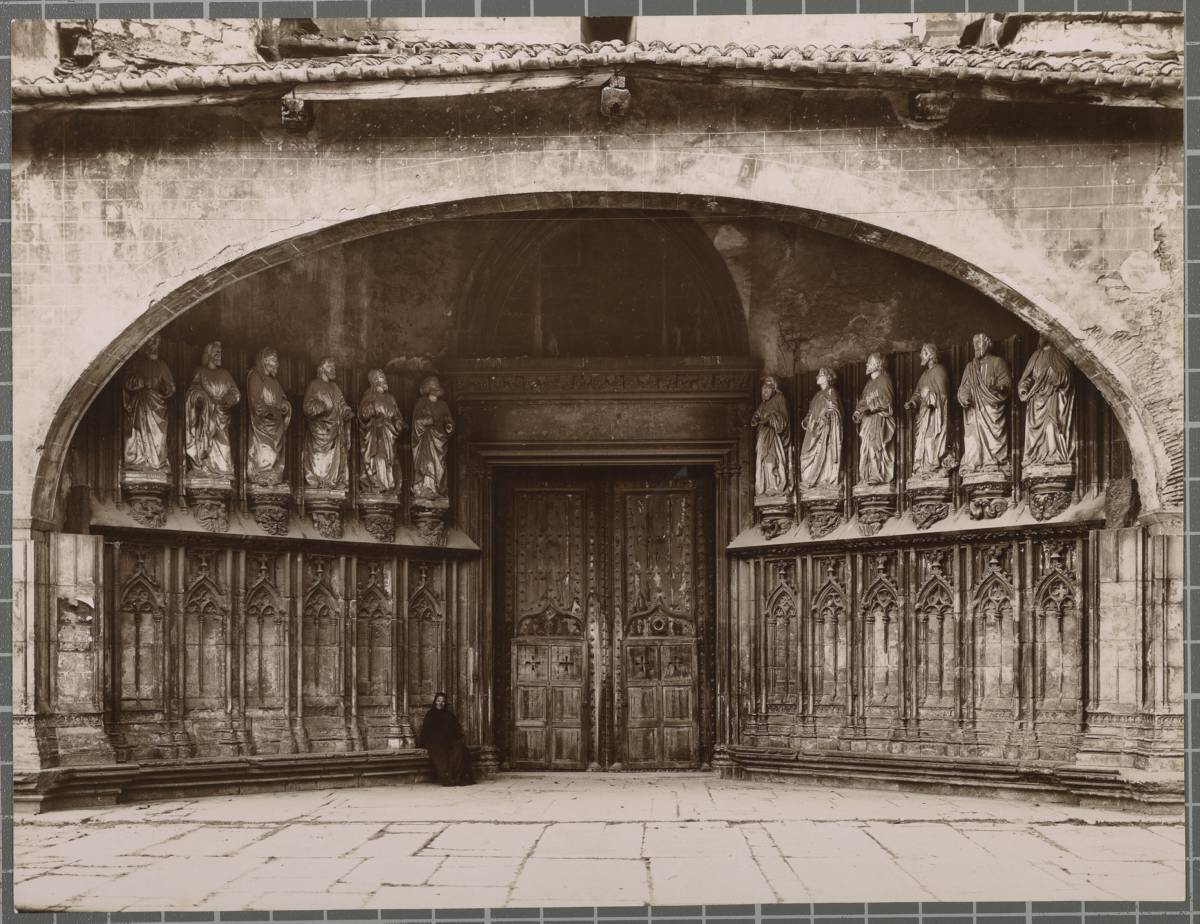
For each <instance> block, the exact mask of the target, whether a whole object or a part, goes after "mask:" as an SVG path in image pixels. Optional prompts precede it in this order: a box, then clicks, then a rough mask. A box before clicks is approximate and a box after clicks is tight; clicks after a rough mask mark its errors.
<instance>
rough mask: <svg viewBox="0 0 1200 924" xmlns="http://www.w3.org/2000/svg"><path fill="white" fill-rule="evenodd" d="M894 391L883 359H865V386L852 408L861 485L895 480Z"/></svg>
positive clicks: (872, 356) (874, 356)
mask: <svg viewBox="0 0 1200 924" xmlns="http://www.w3.org/2000/svg"><path fill="white" fill-rule="evenodd" d="M895 399H896V390H895V389H894V388H893V387H892V377H891V376H890V375H888V374H887V370H885V369H884V368H883V357H882V356H880V355H879V354H878V353H872V354H871V355H870V356H868V357H867V384H866V385H864V386H863V390H862V395H861V396H860V397H859V399H858V404H857V405H856V406H855V408H854V415H853V417H854V422H855V423H856V424H858V439H859V448H858V480H859V483H861V484H891V482H892V480H893V479H894V478H895V476H896V447H895V443H894V439H893V438H894V437H895V435H896V417H895V413H894V411H893V407H894V403H895Z"/></svg>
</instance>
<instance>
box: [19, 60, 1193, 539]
mask: <svg viewBox="0 0 1200 924" xmlns="http://www.w3.org/2000/svg"><path fill="white" fill-rule="evenodd" d="M632 90H633V93H634V105H633V107H632V110H631V113H630V115H629V117H628V118H626V119H624V120H622V121H617V122H609V121H606V120H604V119H603V118H602V117H601V116H600V115H599V113H598V106H597V103H598V99H597V94H596V93H595V92H593V91H556V92H546V93H540V92H539V93H515V94H507V95H494V96H481V97H476V98H465V99H464V98H459V99H455V100H452V101H449V102H447V101H439V100H407V101H403V102H397V103H395V104H390V105H389V104H372V103H345V104H337V105H325V106H322V107H320V109H319V112H318V118H317V125H316V128H315V129H314V130H313V131H312V132H311V133H309V134H307V135H302V136H296V135H289V134H286V133H284V132H283V131H282V129H281V128H280V126H279V121H278V111H277V108H276V107H275V106H274V105H273V104H261V105H255V106H246V107H244V108H241V109H236V110H235V109H225V108H213V109H205V110H184V111H181V110H152V111H148V112H142V113H139V114H116V113H91V114H57V115H48V116H30V115H22V114H18V116H17V119H16V126H15V134H16V138H15V143H14V161H15V162H14V169H13V174H14V210H13V216H14V227H13V236H14V244H13V248H14V249H13V266H14V282H13V293H14V338H15V342H16V351H15V364H16V368H15V376H16V378H15V380H16V381H17V382H20V383H22V384H21V386H20V389H19V394H18V395H17V400H16V402H15V427H16V433H17V440H16V446H15V447H14V449H15V453H14V454H15V461H14V482H15V497H16V499H15V515H16V517H17V519H18V521H22V520H24V519H26V518H28V517H29V516H30V515H31V513H32V512H33V510H34V507H33V497H34V478H35V475H36V474H37V472H38V467H39V463H40V459H41V455H42V454H43V453H47V452H48V453H49V454H50V455H51V456H54V455H55V454H57V453H60V452H61V450H62V448H63V447H64V446H65V444H66V442H67V440H68V439H69V435H70V434H69V426H65V425H67V424H69V423H70V421H71V420H73V419H74V417H73V416H72V415H74V414H76V413H81V412H82V407H79V408H71V409H70V413H69V414H62V415H60V406H61V405H62V404H63V402H64V400H65V399H66V397H67V395H68V392H69V391H70V390H71V389H72V388H73V386H75V385H76V383H77V382H79V381H80V380H81V379H85V381H95V384H96V385H97V386H98V385H99V384H100V383H101V382H102V381H103V380H104V379H105V378H107V377H108V376H109V375H111V374H112V373H113V372H114V371H115V370H116V368H118V366H119V365H120V362H121V361H122V360H123V359H124V355H125V353H124V351H126V350H128V349H131V348H132V344H133V343H134V342H135V341H136V340H139V339H141V338H142V337H143V336H144V335H145V334H146V333H148V332H149V330H150V329H151V328H153V327H158V326H162V325H163V324H165V323H166V322H167V321H168V320H169V319H170V314H169V312H166V310H165V309H164V310H163V311H162V312H157V313H156V312H155V311H153V310H152V309H153V306H154V305H155V304H156V303H158V302H159V300H161V299H163V298H165V297H166V296H168V295H169V294H170V293H172V292H175V291H176V290H178V289H179V287H181V286H185V285H187V284H189V283H192V282H193V281H194V280H196V279H197V277H204V280H203V283H202V284H201V283H196V285H194V286H192V287H191V288H189V289H187V290H185V291H184V292H182V293H179V292H176V298H175V299H174V300H173V305H174V307H173V309H172V310H177V308H178V307H179V306H181V305H184V304H187V303H188V302H189V296H188V293H194V298H192V300H193V301H194V300H195V298H199V297H202V296H204V295H206V294H207V292H208V291H209V290H210V288H211V286H214V285H218V284H222V283H228V282H231V281H233V280H234V279H235V278H236V276H237V275H246V274H248V273H249V272H251V271H252V270H253V269H255V268H258V267H261V266H265V265H266V264H267V263H268V262H272V261H279V260H282V259H284V258H285V257H286V256H287V255H288V254H290V255H292V256H294V255H295V254H296V253H298V252H300V251H302V250H304V249H305V248H306V247H308V246H311V244H310V243H309V242H310V241H313V240H315V239H316V238H315V237H312V235H317V234H318V233H325V232H328V231H330V229H336V228H338V227H339V226H340V225H341V223H343V222H347V221H354V220H358V219H363V220H364V224H363V225H362V233H368V232H369V231H371V230H372V229H374V230H379V229H380V227H382V226H384V225H385V224H386V222H384V220H383V219H382V218H380V217H379V216H381V215H382V214H383V213H388V212H391V211H395V210H403V209H407V208H417V207H423V206H430V205H432V206H436V207H437V217H452V216H453V214H454V212H455V206H453V205H443V204H442V203H447V202H453V201H454V200H460V199H465V200H469V201H468V204H469V202H470V201H475V202H478V201H479V200H482V199H484V198H485V197H489V196H498V195H519V194H528V198H527V200H526V201H525V202H524V203H523V204H522V207H523V208H530V207H534V206H535V205H537V204H540V203H539V200H538V196H539V195H549V194H555V193H560V192H561V193H567V194H570V193H578V192H585V191H594V192H608V191H612V192H629V193H635V194H646V193H653V194H658V193H664V194H680V195H686V196H690V197H693V200H692V201H695V202H703V201H705V198H704V197H714V201H716V199H717V198H719V199H720V201H722V202H725V203H728V202H730V201H741V202H744V203H754V202H760V203H773V204H776V205H779V206H786V207H789V208H796V209H801V210H804V211H803V213H799V212H798V213H796V214H808V215H812V214H814V213H815V214H816V215H817V216H818V217H817V218H815V219H814V221H815V223H816V224H817V226H818V227H833V226H834V224H837V226H838V229H839V230H840V231H841V232H842V233H848V234H851V235H854V236H857V237H859V238H860V239H862V240H864V241H866V242H867V243H871V244H874V245H878V246H880V247H883V248H885V249H899V250H906V251H907V252H909V253H910V254H911V255H913V256H915V257H916V258H917V259H920V260H924V261H926V262H930V263H932V264H935V265H938V266H940V267H943V268H945V269H946V270H947V271H949V272H952V273H956V274H958V275H960V276H961V277H962V278H964V279H967V280H968V281H970V282H972V284H973V285H975V286H976V287H977V288H979V289H980V290H981V291H984V292H985V293H988V294H990V295H992V296H994V297H996V298H998V299H1000V300H1001V301H1004V302H1007V303H1008V304H1009V305H1010V307H1012V308H1013V310H1015V311H1017V312H1018V313H1020V314H1022V316H1023V317H1024V318H1025V320H1026V321H1028V322H1029V323H1031V324H1032V325H1033V326H1035V327H1037V328H1038V329H1044V330H1049V331H1051V332H1052V333H1053V334H1054V335H1055V336H1056V338H1057V339H1058V341H1059V342H1060V345H1062V346H1063V348H1064V349H1065V350H1067V352H1068V353H1069V354H1070V355H1071V356H1072V358H1073V359H1074V360H1075V361H1076V362H1077V363H1078V364H1079V365H1080V366H1081V368H1083V369H1084V371H1085V372H1086V373H1087V374H1088V375H1090V376H1092V377H1093V378H1094V379H1095V380H1096V381H1097V383H1098V385H1099V386H1100V387H1101V389H1102V390H1103V391H1104V392H1105V394H1106V397H1107V398H1108V399H1109V401H1110V403H1112V404H1113V406H1114V409H1115V410H1116V412H1117V414H1118V416H1119V417H1120V418H1121V420H1122V423H1123V425H1124V426H1125V427H1126V429H1127V431H1129V433H1130V436H1131V444H1133V445H1134V447H1135V450H1134V451H1135V456H1136V458H1135V468H1136V469H1137V472H1138V476H1139V479H1140V481H1141V483H1142V485H1143V490H1144V491H1145V493H1146V497H1145V499H1144V500H1145V504H1144V506H1145V507H1146V508H1147V509H1150V510H1154V509H1159V508H1162V507H1164V506H1165V507H1166V508H1171V509H1176V510H1177V509H1179V507H1180V505H1181V501H1182V486H1183V479H1182V461H1183V452H1182V438H1181V433H1180V429H1181V428H1180V421H1181V419H1182V413H1183V400H1182V386H1181V383H1182V379H1183V362H1182V358H1183V351H1182V276H1181V272H1182V238H1183V235H1182V217H1183V213H1182V208H1181V206H1180V203H1181V194H1182V182H1183V178H1182V147H1181V144H1180V142H1179V136H1180V118H1179V114H1178V113H1153V112H1134V111H1128V110H1125V111H1113V110H1102V109H1095V108H1090V109H1083V108H1080V109H1067V108H1061V107H1048V108H1038V107H1022V108H1013V107H987V108H980V109H974V110H970V111H964V112H962V113H960V114H959V115H958V116H957V117H956V119H955V121H954V123H953V124H952V125H951V126H949V127H948V128H946V129H943V130H940V131H932V132H918V131H912V130H908V129H904V128H902V127H900V126H899V125H898V124H897V123H896V122H895V120H894V119H893V117H892V116H891V114H890V111H889V110H888V109H887V107H886V106H885V105H884V104H883V103H882V102H881V101H879V100H876V99H858V100H847V99H845V98H844V97H841V98H838V97H834V96H832V95H830V94H822V93H807V94H801V93H790V92H784V91H767V90H763V91H751V90H733V89H721V88H699V87H693V86H681V85H660V84H655V83H650V82H645V81H643V82H633V83H632ZM822 216H838V219H837V220H836V221H835V219H834V218H827V217H822ZM297 235H301V236H302V237H300V238H298V239H297V240H292V239H293V238H297ZM304 235H308V236H307V237H305V236H304ZM914 242H915V243H914ZM259 248H266V249H265V250H264V251H263V254H264V255H263V257H262V258H255V261H257V262H255V261H251V263H252V264H253V265H251V264H241V265H240V266H239V268H238V270H237V272H236V274H235V273H233V272H228V271H225V270H223V269H222V267H223V266H225V265H226V264H228V263H230V262H231V261H232V260H234V259H236V258H239V257H243V256H245V255H246V254H249V253H251V252H252V251H256V250H258V249H259ZM271 248H274V249H271ZM301 272H303V271H301ZM351 275H352V274H351ZM298 284H300V285H303V284H305V283H304V281H303V280H301V281H300V282H298ZM309 284H311V280H309ZM330 286H331V287H332V288H334V289H337V285H335V284H334V282H332V281H331V282H330ZM339 291H343V292H344V291H346V288H345V287H342V288H341V289H340V290H339ZM776 310H778V309H776ZM139 319H142V321H141V324H140V326H139V327H136V328H130V325H133V324H134V323H135V322H138V321H139ZM127 330H128V331H129V333H128V334H127V337H128V338H129V343H128V344H124V343H123V344H122V347H121V349H120V350H118V351H107V352H106V350H105V344H109V343H112V342H113V341H114V340H116V338H118V337H119V336H120V335H122V333H123V332H126V331H127ZM856 349H857V346H856ZM86 390H87V389H83V390H80V389H76V392H75V396H74V397H73V399H72V400H73V401H76V402H79V403H82V401H83V399H82V398H80V395H81V394H83V393H84V392H86ZM56 420H57V421H58V422H59V424H60V426H58V427H55V426H53V424H54V422H55V421H56ZM64 426H65V429H64ZM48 441H49V442H48ZM55 471H56V469H55V468H54V467H53V466H51V467H50V468H48V469H47V470H46V471H45V472H43V473H42V474H43V476H47V475H48V474H49V475H53V474H54V472H55ZM38 491H39V492H40V493H39V497H42V498H45V497H46V496H49V495H51V494H52V493H53V485H51V484H48V483H45V482H44V483H43V484H41V485H40V486H39V488H38ZM39 503H42V504H43V506H44V501H41V502H39Z"/></svg>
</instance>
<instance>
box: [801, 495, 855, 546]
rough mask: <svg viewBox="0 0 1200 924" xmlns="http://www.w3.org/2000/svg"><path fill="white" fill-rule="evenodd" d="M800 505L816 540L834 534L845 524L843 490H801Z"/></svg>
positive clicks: (809, 529)
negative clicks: (834, 531)
mask: <svg viewBox="0 0 1200 924" xmlns="http://www.w3.org/2000/svg"><path fill="white" fill-rule="evenodd" d="M800 505H801V507H802V508H803V510H804V519H805V520H806V521H807V522H808V531H809V532H810V533H812V536H813V538H814V539H820V538H821V537H822V536H824V535H827V534H828V533H831V532H833V530H835V529H837V528H838V527H839V526H841V525H842V523H843V522H844V517H843V513H844V506H843V501H842V490H841V488H801V493H800Z"/></svg>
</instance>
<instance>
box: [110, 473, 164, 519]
mask: <svg viewBox="0 0 1200 924" xmlns="http://www.w3.org/2000/svg"><path fill="white" fill-rule="evenodd" d="M170 486H171V479H170V477H169V476H168V475H167V474H166V472H122V473H121V490H122V492H123V493H124V496H125V502H126V503H127V504H128V505H129V515H130V516H131V517H133V518H134V519H135V520H137V522H139V523H141V524H142V525H143V526H149V527H151V528H153V529H158V528H160V527H161V526H162V525H163V524H164V523H165V522H166V519H167V513H166V498H167V491H168V490H169V489H170Z"/></svg>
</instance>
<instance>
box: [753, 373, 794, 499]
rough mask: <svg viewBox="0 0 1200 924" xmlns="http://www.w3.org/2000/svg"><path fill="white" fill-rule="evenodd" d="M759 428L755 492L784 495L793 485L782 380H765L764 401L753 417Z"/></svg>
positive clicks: (790, 438) (789, 432)
mask: <svg viewBox="0 0 1200 924" xmlns="http://www.w3.org/2000/svg"><path fill="white" fill-rule="evenodd" d="M750 426H752V427H755V428H757V430H758V441H757V445H756V453H755V460H754V493H755V495H756V496H758V497H785V496H787V494H788V493H789V491H790V490H791V487H792V477H791V452H792V432H791V426H790V424H789V422H788V407H787V400H786V399H785V398H784V397H783V395H782V394H780V392H779V380H778V379H776V378H775V376H773V375H769V376H767V377H766V378H765V379H763V383H762V403H761V404H759V406H758V410H756V411H755V412H754V416H753V417H751V418H750Z"/></svg>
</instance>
